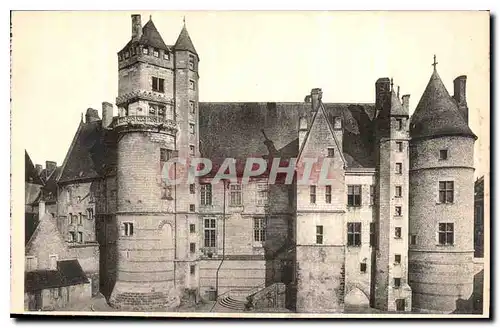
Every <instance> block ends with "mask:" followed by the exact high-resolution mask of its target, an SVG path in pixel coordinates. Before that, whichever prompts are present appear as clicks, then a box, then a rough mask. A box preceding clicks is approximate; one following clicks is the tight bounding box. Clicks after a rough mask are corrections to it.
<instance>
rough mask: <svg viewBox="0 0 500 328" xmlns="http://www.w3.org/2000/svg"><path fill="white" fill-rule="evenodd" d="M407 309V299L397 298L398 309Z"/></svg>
mask: <svg viewBox="0 0 500 328" xmlns="http://www.w3.org/2000/svg"><path fill="white" fill-rule="evenodd" d="M404 310H405V300H404V299H397V300H396V311H404Z"/></svg>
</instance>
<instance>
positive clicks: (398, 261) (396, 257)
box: [394, 254, 401, 265]
mask: <svg viewBox="0 0 500 328" xmlns="http://www.w3.org/2000/svg"><path fill="white" fill-rule="evenodd" d="M394 264H396V265H400V264H401V254H394Z"/></svg>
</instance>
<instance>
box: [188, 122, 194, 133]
mask: <svg viewBox="0 0 500 328" xmlns="http://www.w3.org/2000/svg"><path fill="white" fill-rule="evenodd" d="M189 133H190V134H192V135H194V124H193V123H189Z"/></svg>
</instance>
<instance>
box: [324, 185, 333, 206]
mask: <svg viewBox="0 0 500 328" xmlns="http://www.w3.org/2000/svg"><path fill="white" fill-rule="evenodd" d="M325 202H326V203H327V204H331V202H332V186H325Z"/></svg>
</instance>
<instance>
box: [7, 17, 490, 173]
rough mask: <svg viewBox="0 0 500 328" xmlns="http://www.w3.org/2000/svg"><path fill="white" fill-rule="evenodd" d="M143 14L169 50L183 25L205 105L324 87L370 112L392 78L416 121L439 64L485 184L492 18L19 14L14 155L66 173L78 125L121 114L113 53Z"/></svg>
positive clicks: (285, 97) (331, 98)
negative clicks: (461, 106) (471, 135)
mask: <svg viewBox="0 0 500 328" xmlns="http://www.w3.org/2000/svg"><path fill="white" fill-rule="evenodd" d="M136 13H138V14H142V23H143V24H145V23H146V22H147V21H148V19H149V17H150V15H151V16H152V19H153V21H154V23H155V25H156V27H157V29H158V31H159V32H160V34H161V35H162V37H163V40H164V41H165V43H166V44H174V43H175V40H176V39H177V36H178V34H179V32H180V30H181V28H182V24H183V17H185V20H186V26H187V29H188V31H189V34H190V36H191V39H192V40H193V43H194V46H195V47H196V50H197V52H198V54H199V56H200V64H199V74H200V81H199V96H200V101H204V102H209V101H217V102H224V101H227V102H230V101H240V102H241V101H248V102H267V101H275V102H285V101H294V102H300V101H303V100H304V96H305V95H306V94H308V93H309V92H310V90H311V89H312V88H315V87H319V88H322V89H323V101H325V102H356V103H370V102H374V98H375V94H374V89H375V81H376V80H377V79H378V78H380V77H392V78H393V79H394V85H395V86H400V90H401V91H400V92H401V95H403V94H410V95H411V97H410V112H413V110H414V109H415V107H416V105H417V103H418V101H419V99H420V96H421V95H422V93H423V91H424V89H425V87H426V85H427V83H428V81H429V78H430V76H431V74H432V66H431V64H432V62H433V55H434V54H435V55H436V56H437V62H438V65H437V70H438V72H439V75H440V76H441V78H442V80H443V82H444V84H445V86H446V88H447V89H448V91H449V92H450V93H453V79H454V78H455V77H457V76H459V75H467V103H468V105H469V125H470V127H471V129H472V130H473V131H474V132H475V133H476V134H477V135H478V137H479V139H478V140H477V141H476V146H475V167H476V174H475V175H476V176H481V175H483V174H486V173H488V172H489V138H490V137H489V133H490V131H489V118H490V116H489V112H490V108H489V103H490V94H489V93H490V87H489V81H490V75H489V69H490V68H489V16H488V13H487V12H458V11H456V12H327V11H323V12H320V11H318V12H313V11H307V12H300V11H296V12H292V11H288V12H196V11H190V12H158V11H154V12H125V11H116V12H106V11H99V12H51V11H40V12H29V11H25V12H14V13H13V15H12V35H13V37H12V45H11V47H12V48H11V49H12V58H11V60H12V85H11V87H12V90H11V98H12V102H11V105H12V107H11V114H12V140H13V141H12V147H13V151H14V150H19V151H22V150H23V149H26V150H27V151H28V153H29V154H30V156H31V158H32V160H33V162H35V163H40V164H44V163H45V161H46V160H53V161H56V162H57V163H58V165H61V164H62V163H63V161H64V157H65V156H66V153H67V151H68V148H69V146H70V144H71V141H72V139H73V137H74V134H75V132H76V129H77V127H78V124H79V122H80V119H81V113H85V111H86V110H87V108H95V109H98V110H99V112H100V110H101V103H102V102H103V101H108V102H111V103H114V102H115V98H116V96H117V91H118V68H117V66H118V61H117V55H116V53H117V51H118V50H120V49H121V48H123V46H124V45H125V44H126V43H127V42H128V41H129V40H130V37H131V18H130V15H131V14H136ZM116 114H117V112H116V107H115V115H116ZM14 148H15V149H14Z"/></svg>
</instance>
